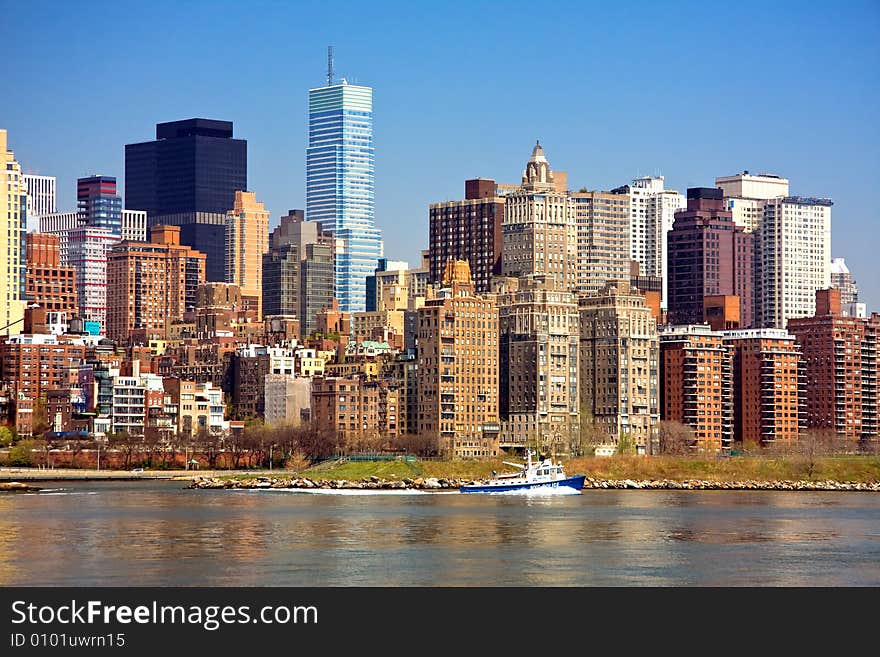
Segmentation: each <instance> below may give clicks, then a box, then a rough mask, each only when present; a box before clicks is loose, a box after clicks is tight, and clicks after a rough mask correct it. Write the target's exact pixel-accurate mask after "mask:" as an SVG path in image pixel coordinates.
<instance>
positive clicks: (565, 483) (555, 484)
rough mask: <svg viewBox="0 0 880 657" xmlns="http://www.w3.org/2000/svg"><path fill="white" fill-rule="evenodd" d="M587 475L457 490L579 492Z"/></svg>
mask: <svg viewBox="0 0 880 657" xmlns="http://www.w3.org/2000/svg"><path fill="white" fill-rule="evenodd" d="M586 478H587V475H574V476H573V477H566V478H565V479H559V480H557V481H531V482H526V481H520V482H511V483H507V482H502V483H499V484H494V485H493V484H466V485H464V486H461V487H460V488H459V489H458V490H459V492H461V493H503V492H506V491H511V490H529V489H533V488H563V487H565V488H574V489H575V490H581V489H582V488H583V487H584V480H585V479H586Z"/></svg>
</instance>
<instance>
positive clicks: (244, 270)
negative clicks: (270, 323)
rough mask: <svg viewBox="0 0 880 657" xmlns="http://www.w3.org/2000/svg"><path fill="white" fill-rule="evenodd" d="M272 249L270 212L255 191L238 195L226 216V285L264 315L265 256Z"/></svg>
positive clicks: (259, 313)
mask: <svg viewBox="0 0 880 657" xmlns="http://www.w3.org/2000/svg"><path fill="white" fill-rule="evenodd" d="M268 250H269V211H268V210H266V208H265V207H264V206H263V204H262V203H261V202H259V201H257V195H256V194H255V193H254V192H243V191H237V192H235V203H234V204H233V208H232V209H231V210H229V211H228V212H227V213H226V282H227V283H234V284H235V285H238V287H239V288H240V289H241V296H242V299H243V300H244V301H245V303H246V304H247V306H248V307H249V308H252V309H255V310H256V311H257V317H258V318H261V317H262V316H263V312H262V299H263V254H264V253H266V251H268Z"/></svg>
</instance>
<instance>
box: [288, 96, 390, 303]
mask: <svg viewBox="0 0 880 657" xmlns="http://www.w3.org/2000/svg"><path fill="white" fill-rule="evenodd" d="M306 219H308V220H309V221H318V222H320V223H321V228H322V229H323V230H325V231H327V232H329V233H331V234H332V235H333V239H334V242H335V259H334V270H335V278H336V297H337V298H338V299H339V308H340V310H345V311H348V312H361V311H363V310H365V309H366V302H367V297H366V279H367V276H371V275H372V274H373V273H374V271H375V269H376V265H377V263H378V260H379V258H380V257H381V256H382V236H381V233H380V231H379V230H378V229H377V228H376V226H375V165H374V155H373V90H372V89H371V88H370V87H361V86H358V85H353V84H346V82H345V81H344V80H343V81H342V83H340V84H329V85H328V86H326V87H321V88H318V89H310V90H309V146H308V149H307V154H306Z"/></svg>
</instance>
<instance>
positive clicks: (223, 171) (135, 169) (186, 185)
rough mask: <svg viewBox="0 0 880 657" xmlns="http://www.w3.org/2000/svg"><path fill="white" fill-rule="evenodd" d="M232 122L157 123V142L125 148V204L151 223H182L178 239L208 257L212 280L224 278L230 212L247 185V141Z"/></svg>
mask: <svg viewBox="0 0 880 657" xmlns="http://www.w3.org/2000/svg"><path fill="white" fill-rule="evenodd" d="M232 135H233V129H232V122H231V121H215V120H212V119H201V118H196V119H186V120H183V121H170V122H168V123H158V124H156V140H155V141H148V142H143V143H139V144H127V145H126V146H125V207H126V208H130V209H133V210H146V212H147V218H148V222H149V225H150V226H155V225H159V224H164V225H169V226H180V242H181V244H185V245H187V246H189V247H192V248H194V249H197V250H199V251H201V252H202V253H204V254H205V255H206V256H207V272H206V275H207V278H208V280H209V281H223V280H225V271H226V251H225V248H226V239H225V233H224V230H225V224H226V212H227V211H228V210H229V209H230V208H232V206H233V203H234V202H235V192H236V191H238V190H245V189H247V188H248V186H247V141H246V140H244V139H233V137H232Z"/></svg>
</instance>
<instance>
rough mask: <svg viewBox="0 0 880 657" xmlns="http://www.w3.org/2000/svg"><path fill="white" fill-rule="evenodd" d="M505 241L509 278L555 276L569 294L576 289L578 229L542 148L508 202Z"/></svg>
mask: <svg viewBox="0 0 880 657" xmlns="http://www.w3.org/2000/svg"><path fill="white" fill-rule="evenodd" d="M501 236H502V255H501V274H502V275H503V276H510V277H514V278H519V277H521V276H529V275H532V274H537V275H546V276H553V277H555V278H556V279H557V280H558V281H559V283H560V284H561V285H562V286H563V287H565V288H566V289H569V290H573V289H574V288H575V286H576V285H577V249H578V242H577V238H578V234H577V223H576V220H575V216H574V212H573V208H572V205H571V203H570V196H569V194H568V193H567V192H566V191H564V190H563V191H558V190H557V187H556V184H555V182H554V178H553V172H552V171H551V170H550V164H549V162H548V161H547V158H546V156H545V155H544V150H543V149H542V148H541V146H540V144H537V145H536V146H535V148H534V149H533V150H532V156H531V158H529V161H528V163H527V164H526V170H525V173H524V174H523V185H522V187H521V188H520V189H517V190H515V191H512V192H511V193H509V194H508V195H507V196H506V197H505V203H504V221H503V222H502V224H501Z"/></svg>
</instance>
